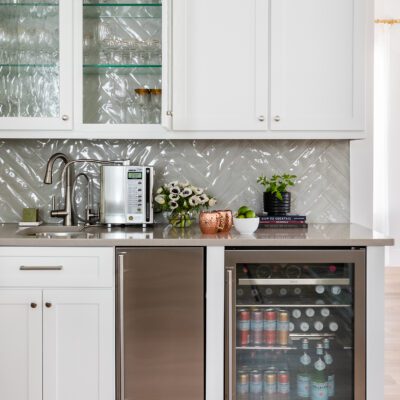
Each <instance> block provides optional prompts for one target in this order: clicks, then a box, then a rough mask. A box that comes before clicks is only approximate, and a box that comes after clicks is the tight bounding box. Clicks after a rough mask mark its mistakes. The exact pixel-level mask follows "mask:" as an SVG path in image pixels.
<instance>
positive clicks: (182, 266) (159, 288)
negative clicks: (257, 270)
mask: <svg viewBox="0 0 400 400" xmlns="http://www.w3.org/2000/svg"><path fill="white" fill-rule="evenodd" d="M203 252H204V250H203V248H134V249H132V248H119V249H118V250H117V263H118V268H117V300H118V301H117V303H118V309H117V314H118V319H117V320H118V321H119V324H118V329H117V338H118V339H119V340H118V344H117V346H118V349H117V354H118V361H119V362H117V364H118V366H119V370H118V381H119V382H120V384H119V387H118V389H117V398H118V399H119V400H137V399H141V400H160V399H163V400H187V399H191V400H204V386H205V380H204V379H205V378H204V376H205V374H204V366H205V359H204V358H205V356H204V354H205V348H204V346H205V344H204V341H205V322H204V321H205V320H204V318H205V309H204V257H203Z"/></svg>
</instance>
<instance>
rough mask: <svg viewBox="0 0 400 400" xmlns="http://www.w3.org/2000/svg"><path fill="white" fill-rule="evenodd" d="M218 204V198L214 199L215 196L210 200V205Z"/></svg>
mask: <svg viewBox="0 0 400 400" xmlns="http://www.w3.org/2000/svg"><path fill="white" fill-rule="evenodd" d="M216 204H217V200H216V199H214V198H213V197H212V198H211V199H210V200H209V201H208V205H209V206H210V207H214V206H215V205H216Z"/></svg>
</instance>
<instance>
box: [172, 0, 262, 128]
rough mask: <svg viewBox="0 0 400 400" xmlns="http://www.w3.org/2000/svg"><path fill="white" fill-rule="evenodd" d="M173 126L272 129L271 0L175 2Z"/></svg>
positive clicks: (192, 0) (176, 0)
mask: <svg viewBox="0 0 400 400" xmlns="http://www.w3.org/2000/svg"><path fill="white" fill-rule="evenodd" d="M172 12H173V32H172V36H173V55H172V57H173V62H172V64H173V66H172V76H173V77H172V79H173V88H172V104H173V107H172V109H173V110H172V111H173V122H172V124H173V130H178V131H179V130H266V129H267V118H266V117H267V109H268V104H267V101H268V2H267V0H247V1H242V0H219V1H214V0H202V1H196V0H175V1H174V2H173V10H172Z"/></svg>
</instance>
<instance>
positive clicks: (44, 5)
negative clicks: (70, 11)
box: [0, 3, 58, 7]
mask: <svg viewBox="0 0 400 400" xmlns="http://www.w3.org/2000/svg"><path fill="white" fill-rule="evenodd" d="M0 7H58V4H57V3H0Z"/></svg>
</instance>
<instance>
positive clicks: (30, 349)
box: [0, 248, 115, 400]
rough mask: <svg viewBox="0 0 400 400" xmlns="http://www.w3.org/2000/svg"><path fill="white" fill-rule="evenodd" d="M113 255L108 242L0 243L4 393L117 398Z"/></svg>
mask: <svg viewBox="0 0 400 400" xmlns="http://www.w3.org/2000/svg"><path fill="white" fill-rule="evenodd" d="M21 257H23V258H24V259H22V258H21ZM113 260H114V251H113V249H112V248H102V249H95V248H79V249H75V248H69V249H68V248H0V269H2V272H0V399H1V400H3V399H4V400H114V398H115V337H114V336H115V333H114V332H115V321H114V288H113V282H114V279H113V270H114V262H113ZM6 271H8V273H6ZM78 271H79V274H80V276H81V281H80V280H79V274H78ZM63 277H64V278H65V280H64V285H63ZM30 282H31V286H32V287H27V286H28V285H29V283H30ZM82 282H84V285H83V284H82ZM18 284H19V285H20V286H18ZM83 286H86V287H83ZM96 286H97V287H96Z"/></svg>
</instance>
